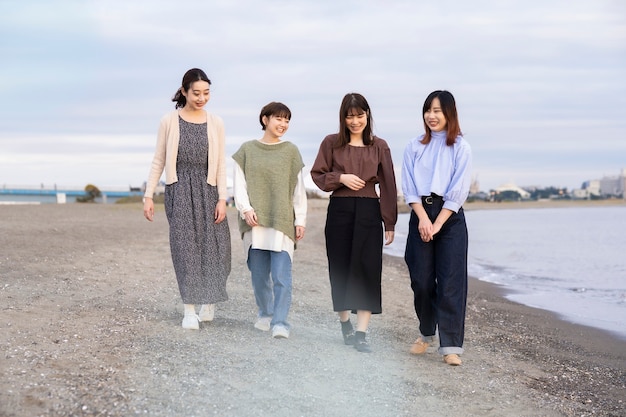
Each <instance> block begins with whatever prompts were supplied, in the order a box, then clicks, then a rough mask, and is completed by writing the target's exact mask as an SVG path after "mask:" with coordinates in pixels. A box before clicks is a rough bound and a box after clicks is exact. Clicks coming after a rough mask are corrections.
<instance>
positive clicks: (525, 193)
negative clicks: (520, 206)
mask: <svg viewBox="0 0 626 417" xmlns="http://www.w3.org/2000/svg"><path fill="white" fill-rule="evenodd" d="M495 191H496V193H503V192H506V191H511V192H515V193H518V194H519V195H520V197H521V198H522V199H523V200H524V199H527V198H530V193H529V192H528V191H526V190H524V189H523V188H521V187H518V186H517V185H515V184H513V183H508V184H502V185H501V186H499V187H498V188H496V189H495Z"/></svg>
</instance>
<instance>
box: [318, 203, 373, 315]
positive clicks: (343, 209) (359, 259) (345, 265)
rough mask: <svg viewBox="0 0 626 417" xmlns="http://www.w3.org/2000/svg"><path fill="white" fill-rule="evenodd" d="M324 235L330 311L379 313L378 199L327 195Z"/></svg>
mask: <svg viewBox="0 0 626 417" xmlns="http://www.w3.org/2000/svg"><path fill="white" fill-rule="evenodd" d="M325 235H326V255H327V257H328V271H329V275H330V285H331V294H332V300H333V310H334V311H346V310H351V311H353V312H354V311H356V310H367V311H371V312H372V314H380V313H381V312H382V306H381V285H380V284H381V273H382V254H383V225H382V217H381V214H380V203H379V201H378V199H376V198H363V197H331V198H330V202H329V204H328V213H327V216H326V228H325Z"/></svg>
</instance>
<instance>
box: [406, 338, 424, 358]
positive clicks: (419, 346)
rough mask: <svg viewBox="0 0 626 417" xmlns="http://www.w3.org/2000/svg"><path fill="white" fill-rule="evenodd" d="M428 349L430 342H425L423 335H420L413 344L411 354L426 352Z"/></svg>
mask: <svg viewBox="0 0 626 417" xmlns="http://www.w3.org/2000/svg"><path fill="white" fill-rule="evenodd" d="M426 349H428V343H427V342H424V340H422V338H421V337H418V338H417V340H415V342H413V344H412V345H411V349H410V350H409V353H410V354H411V355H421V354H423V353H425V352H426Z"/></svg>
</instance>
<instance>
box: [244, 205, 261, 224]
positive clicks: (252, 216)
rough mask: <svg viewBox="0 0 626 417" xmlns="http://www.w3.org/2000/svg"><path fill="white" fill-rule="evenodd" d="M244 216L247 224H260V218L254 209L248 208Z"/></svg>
mask: <svg viewBox="0 0 626 417" xmlns="http://www.w3.org/2000/svg"><path fill="white" fill-rule="evenodd" d="M243 217H244V220H245V221H246V224H247V225H248V226H250V227H254V226H258V225H259V222H258V219H257V217H256V213H255V212H254V209H251V210H248V211H246V212H245V213H243Z"/></svg>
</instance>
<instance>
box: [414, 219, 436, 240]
mask: <svg viewBox="0 0 626 417" xmlns="http://www.w3.org/2000/svg"><path fill="white" fill-rule="evenodd" d="M417 230H418V232H419V234H420V237H421V238H422V241H423V242H430V241H431V240H433V236H434V235H435V231H434V228H433V224H432V222H431V221H430V219H429V218H428V217H426V218H425V219H420V221H419V225H418V226H417Z"/></svg>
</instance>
